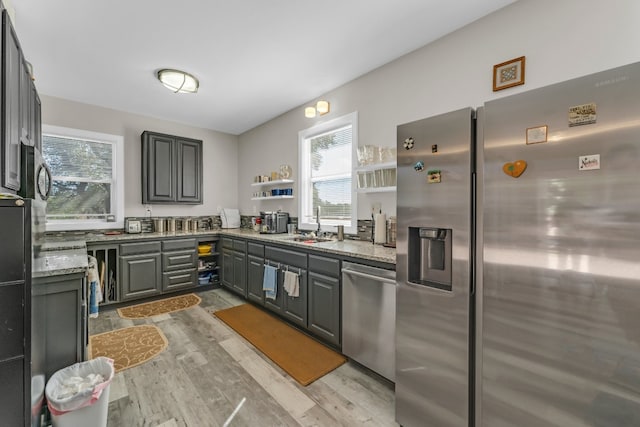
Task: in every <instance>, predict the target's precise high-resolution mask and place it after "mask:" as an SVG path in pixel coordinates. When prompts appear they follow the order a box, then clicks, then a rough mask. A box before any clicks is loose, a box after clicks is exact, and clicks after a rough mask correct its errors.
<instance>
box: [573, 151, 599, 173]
mask: <svg viewBox="0 0 640 427" xmlns="http://www.w3.org/2000/svg"><path fill="white" fill-rule="evenodd" d="M595 169H600V154H590V155H588V156H580V157H578V170H581V171H591V170H595Z"/></svg>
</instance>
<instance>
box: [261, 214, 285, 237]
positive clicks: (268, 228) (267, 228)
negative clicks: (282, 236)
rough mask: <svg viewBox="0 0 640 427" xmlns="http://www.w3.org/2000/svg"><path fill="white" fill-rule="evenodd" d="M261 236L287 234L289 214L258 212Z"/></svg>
mask: <svg viewBox="0 0 640 427" xmlns="http://www.w3.org/2000/svg"><path fill="white" fill-rule="evenodd" d="M260 219H261V222H262V229H261V230H260V233H263V234H277V233H286V232H287V223H288V222H289V214H288V213H287V212H260Z"/></svg>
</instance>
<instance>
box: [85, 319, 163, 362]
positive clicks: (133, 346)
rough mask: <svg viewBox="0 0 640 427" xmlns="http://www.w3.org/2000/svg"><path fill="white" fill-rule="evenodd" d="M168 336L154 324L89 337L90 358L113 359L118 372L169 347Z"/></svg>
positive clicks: (149, 358) (144, 360)
mask: <svg viewBox="0 0 640 427" xmlns="http://www.w3.org/2000/svg"><path fill="white" fill-rule="evenodd" d="M167 345H168V342H167V338H166V337H165V336H164V334H163V333H162V331H161V330H160V329H159V328H158V327H157V326H154V325H140V326H132V327H130V328H123V329H116V330H115V331H110V332H105V333H102V334H97V335H91V336H90V337H89V359H94V358H96V357H99V356H105V357H109V358H111V359H113V367H114V368H115V371H116V372H120V371H122V370H124V369H127V368H132V367H134V366H138V365H140V364H142V363H144V362H147V361H148V360H151V359H152V358H154V357H155V356H157V355H158V354H160V353H162V352H163V351H164V349H165V348H167Z"/></svg>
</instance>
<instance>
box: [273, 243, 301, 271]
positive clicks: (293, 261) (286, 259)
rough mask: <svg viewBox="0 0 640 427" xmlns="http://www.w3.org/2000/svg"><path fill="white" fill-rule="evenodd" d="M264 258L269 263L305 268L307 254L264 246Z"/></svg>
mask: <svg viewBox="0 0 640 427" xmlns="http://www.w3.org/2000/svg"><path fill="white" fill-rule="evenodd" d="M264 257H265V258H266V259H268V260H270V261H274V262H279V263H282V264H287V265H292V266H294V267H300V268H307V254H305V253H300V252H294V251H290V250H287V249H280V248H274V247H272V246H266V247H265V248H264Z"/></svg>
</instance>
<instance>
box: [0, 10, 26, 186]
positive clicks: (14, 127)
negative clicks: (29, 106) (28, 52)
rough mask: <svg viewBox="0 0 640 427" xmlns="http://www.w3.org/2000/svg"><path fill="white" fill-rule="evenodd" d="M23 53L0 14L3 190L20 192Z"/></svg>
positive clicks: (14, 34) (5, 14) (6, 16)
mask: <svg viewBox="0 0 640 427" xmlns="http://www.w3.org/2000/svg"><path fill="white" fill-rule="evenodd" d="M22 72H23V65H22V52H21V50H20V44H19V42H18V38H17V36H16V33H15V31H14V29H13V25H11V21H10V20H9V15H8V14H7V11H6V10H5V11H3V12H2V94H1V95H2V186H3V187H4V188H7V189H10V190H16V191H17V190H19V189H20V137H21V136H22V135H21V134H22V130H21V112H22V110H21V108H20V86H21V84H20V83H21V79H22V78H23V77H22Z"/></svg>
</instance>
